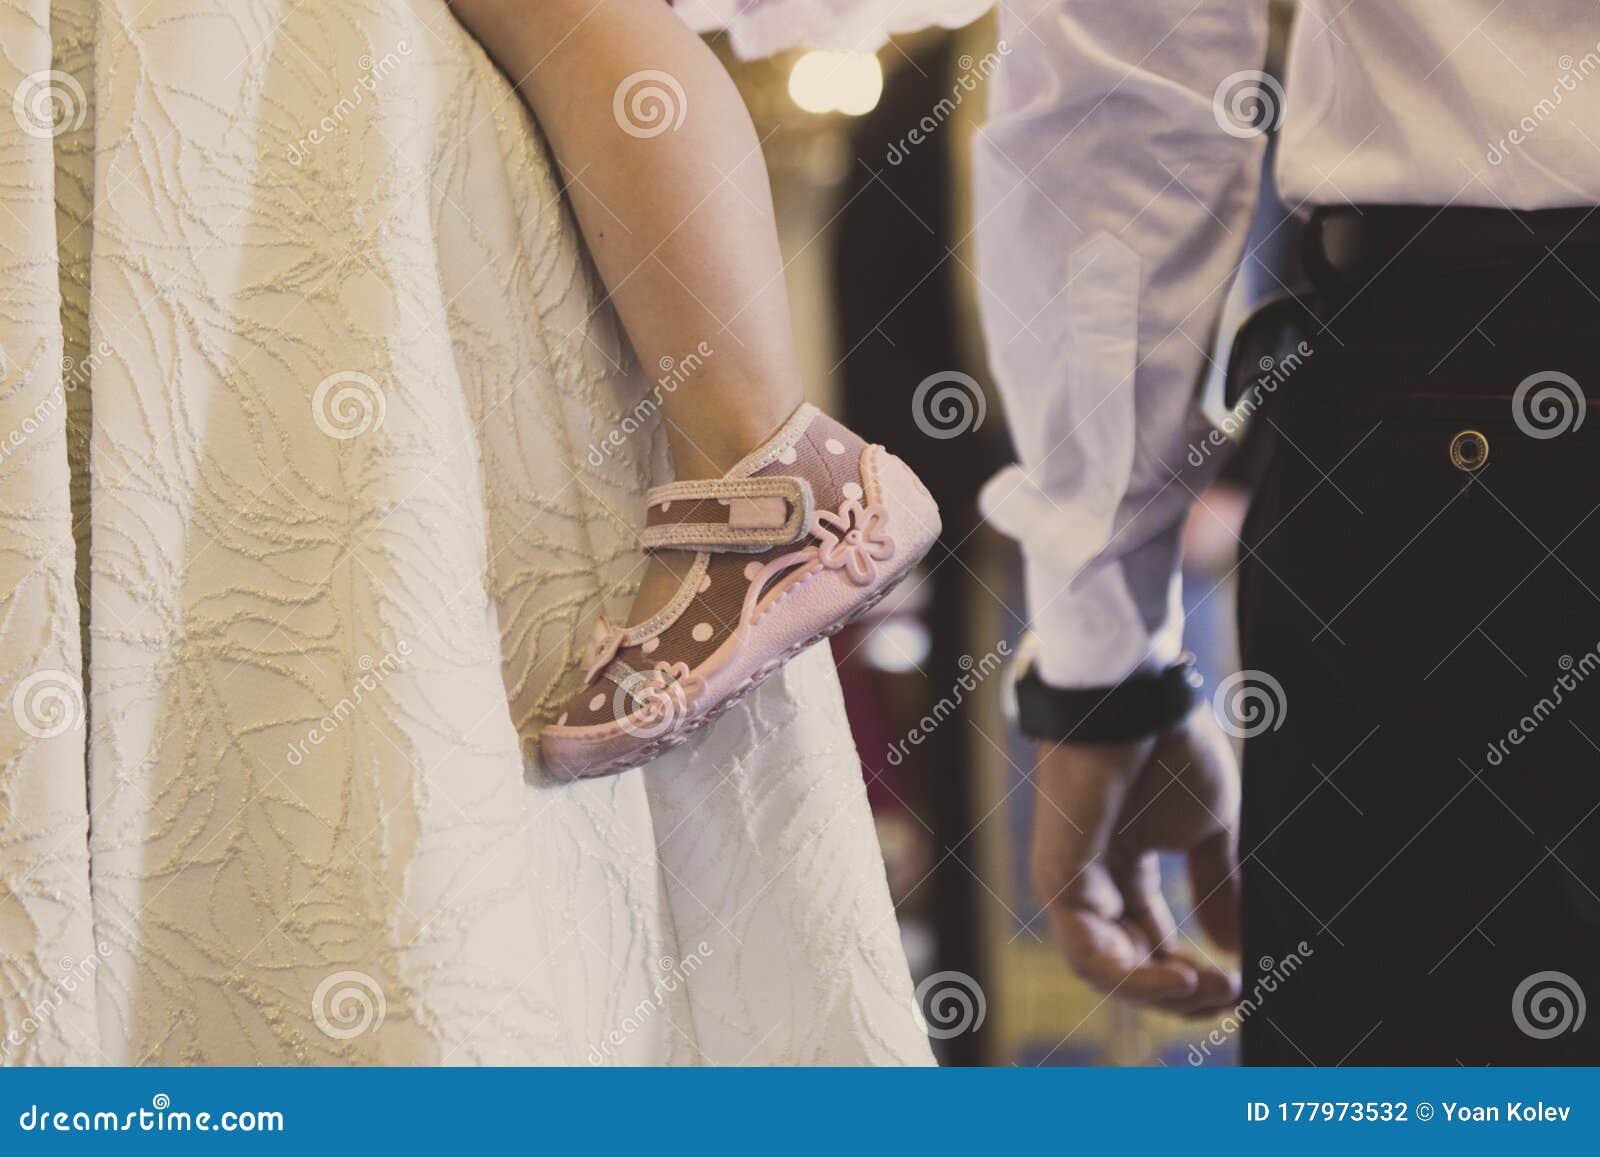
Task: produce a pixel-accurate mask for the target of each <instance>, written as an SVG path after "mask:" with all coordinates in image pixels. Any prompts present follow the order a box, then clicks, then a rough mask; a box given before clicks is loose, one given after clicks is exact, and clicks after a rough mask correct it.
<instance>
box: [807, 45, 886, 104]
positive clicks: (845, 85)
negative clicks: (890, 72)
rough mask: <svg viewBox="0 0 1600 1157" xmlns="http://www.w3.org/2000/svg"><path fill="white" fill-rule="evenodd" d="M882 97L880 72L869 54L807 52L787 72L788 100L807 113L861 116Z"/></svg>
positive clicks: (881, 75) (881, 72)
mask: <svg viewBox="0 0 1600 1157" xmlns="http://www.w3.org/2000/svg"><path fill="white" fill-rule="evenodd" d="M881 95H883V69H882V68H881V67H880V66H879V64H878V58H877V57H876V56H875V55H873V54H872V53H870V52H807V53H805V54H803V55H802V56H801V57H800V58H799V59H798V60H796V61H795V62H794V67H793V68H792V69H790V70H789V98H790V99H791V100H793V101H794V103H795V104H797V105H799V106H800V107H801V108H803V109H805V110H806V111H807V112H814V113H830V112H842V113H846V114H848V115H849V116H862V115H863V114H865V113H869V112H871V111H872V110H873V109H874V108H876V107H877V104H878V97H880V96H881Z"/></svg>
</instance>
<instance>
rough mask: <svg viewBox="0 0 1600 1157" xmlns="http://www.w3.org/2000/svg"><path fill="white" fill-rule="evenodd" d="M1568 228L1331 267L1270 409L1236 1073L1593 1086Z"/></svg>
mask: <svg viewBox="0 0 1600 1157" xmlns="http://www.w3.org/2000/svg"><path fill="white" fill-rule="evenodd" d="M1594 223H1595V224H1600V214H1597V215H1596V221H1595V222H1594ZM1459 224H1460V223H1459V219H1458V218H1455V217H1451V218H1449V219H1447V220H1446V222H1445V224H1443V225H1441V226H1440V228H1446V227H1454V228H1458V229H1459ZM1544 224H1545V225H1548V224H1550V221H1548V220H1547V221H1546V222H1545V223H1544ZM1556 224H1558V225H1562V221H1561V220H1560V219H1556ZM1563 228H1564V225H1563ZM1563 228H1557V229H1556V230H1554V232H1553V233H1552V232H1551V231H1550V230H1549V229H1547V228H1542V229H1541V230H1540V235H1541V239H1540V240H1539V241H1538V242H1537V243H1531V244H1529V245H1527V246H1519V245H1518V244H1517V241H1516V230H1515V229H1512V230H1509V231H1507V230H1504V229H1501V230H1499V231H1498V232H1497V233H1496V234H1495V236H1496V237H1497V238H1498V239H1499V240H1498V242H1497V244H1496V245H1495V246H1490V247H1489V251H1487V252H1484V251H1480V250H1479V249H1477V248H1476V247H1475V245H1474V244H1473V242H1472V238H1473V237H1474V235H1475V233H1476V232H1477V231H1476V230H1474V229H1472V228H1470V227H1469V228H1467V229H1466V230H1464V231H1462V232H1461V233H1459V234H1458V236H1457V237H1456V238H1454V239H1452V238H1450V237H1447V236H1434V237H1432V238H1430V239H1429V241H1430V243H1428V244H1423V245H1418V246H1416V247H1415V254H1416V256H1414V257H1409V256H1405V255H1402V256H1400V257H1396V256H1395V255H1394V254H1393V253H1392V252H1389V253H1386V252H1384V251H1383V247H1382V245H1381V244H1380V245H1378V246H1377V247H1376V248H1377V249H1378V252H1377V254H1376V256H1373V254H1372V253H1371V252H1367V253H1365V254H1363V255H1362V261H1363V264H1361V265H1360V266H1359V267H1357V268H1355V269H1352V270H1346V271H1344V272H1343V273H1342V274H1341V273H1333V272H1331V271H1329V270H1326V269H1324V270H1322V278H1323V283H1322V286H1321V288H1322V291H1323V294H1322V302H1321V304H1320V305H1319V306H1318V308H1317V313H1318V315H1319V317H1320V321H1319V323H1318V325H1317V326H1314V327H1313V329H1312V332H1311V333H1310V334H1309V336H1308V339H1307V340H1308V345H1307V347H1306V348H1307V349H1309V350H1310V351H1311V352H1310V353H1309V354H1307V355H1305V356H1304V357H1303V360H1302V362H1301V363H1300V364H1299V365H1298V366H1297V367H1296V368H1295V369H1294V371H1293V372H1292V373H1291V374H1289V375H1287V377H1286V378H1285V380H1284V381H1283V382H1282V383H1281V384H1280V385H1277V386H1276V388H1275V389H1274V390H1273V391H1272V396H1271V398H1270V399H1268V400H1266V401H1265V403H1264V406H1263V408H1262V409H1261V411H1260V412H1259V414H1258V424H1261V425H1263V426H1264V427H1265V428H1266V430H1267V433H1268V436H1269V437H1270V438H1271V439H1272V449H1271V454H1270V460H1269V464H1268V466H1267V468H1266V473H1265V478H1264V480H1263V482H1262V484H1261V485H1260V486H1259V488H1258V490H1257V493H1256V495H1255V498H1254V501H1253V505H1252V508H1251V511H1250V514H1249V517H1248V520H1247V525H1246V531H1245V534H1244V541H1245V547H1244V557H1243V560H1242V565H1241V587H1240V612H1239V613H1240V636H1241V649H1242V660H1243V666H1244V667H1245V668H1248V669H1250V670H1251V671H1253V672H1256V673H1257V674H1256V675H1255V676H1253V678H1255V679H1258V680H1259V681H1260V682H1261V683H1262V685H1263V687H1264V688H1267V689H1269V693H1270V694H1272V695H1274V696H1276V697H1277V699H1278V703H1279V707H1278V709H1277V710H1276V713H1275V716H1274V718H1273V719H1272V722H1271V724H1269V725H1267V726H1265V727H1264V728H1263V729H1261V730H1260V731H1259V734H1255V735H1253V736H1251V737H1250V738H1248V739H1247V741H1246V744H1245V766H1244V776H1245V786H1244V815H1243V827H1242V831H1241V856H1242V861H1243V862H1242V868H1243V881H1244V940H1245V959H1244V968H1245V974H1244V994H1245V1000H1246V1005H1245V1010H1246V1015H1245V1019H1244V1027H1243V1059H1244V1061H1245V1063H1247V1064H1289V1065H1301V1064H1316V1065H1333V1064H1340V1063H1343V1064H1439V1065H1455V1064H1457V1063H1460V1064H1465V1065H1482V1064H1497V1065H1504V1064H1571V1063H1587V1064H1597V1063H1600V1008H1594V1009H1590V1008H1588V1007H1587V1006H1588V1002H1590V1001H1600V415H1596V414H1595V413H1593V412H1590V409H1591V408H1592V402H1593V401H1594V400H1595V399H1597V398H1600V296H1597V295H1600V254H1597V252H1596V250H1595V248H1594V247H1592V246H1590V245H1588V244H1585V243H1580V242H1579V241H1577V240H1572V239H1567V238H1566V237H1565V236H1564V234H1563ZM1590 232H1591V231H1590V230H1588V229H1585V230H1583V231H1581V233H1582V235H1583V236H1585V237H1586V236H1588V235H1589V234H1590ZM1575 236H1576V235H1575ZM1391 248H1392V247H1391ZM1407 252H1408V253H1409V252H1411V251H1410V250H1408V251H1407ZM1386 259H1387V260H1386ZM1557 373H1559V374H1565V375H1567V376H1568V377H1567V379H1561V378H1557V377H1554V376H1553V375H1554V374H1557ZM1534 375H1544V376H1543V377H1541V378H1537V379H1536V380H1535V381H1534V383H1533V384H1532V385H1530V386H1528V387H1526V388H1524V389H1523V390H1522V392H1521V393H1520V395H1519V392H1518V387H1519V385H1521V384H1522V383H1523V382H1525V381H1526V380H1527V379H1529V378H1530V377H1531V376H1534ZM1569 380H1570V381H1571V382H1573V383H1576V387H1577V388H1576V389H1574V388H1573V386H1572V385H1569V384H1567V382H1568V381H1569ZM1585 391H1587V393H1585ZM1580 415H1581V416H1582V417H1580ZM1452 445H1454V447H1455V453H1454V455H1453V454H1452ZM1272 684H1276V686H1277V687H1280V688H1281V694H1280V693H1279V692H1277V691H1276V690H1275V689H1271V685H1272ZM1257 722H1258V725H1259V719H1258V721H1257Z"/></svg>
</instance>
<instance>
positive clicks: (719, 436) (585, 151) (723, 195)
mask: <svg viewBox="0 0 1600 1157" xmlns="http://www.w3.org/2000/svg"><path fill="white" fill-rule="evenodd" d="M452 4H453V7H454V9H455V12H456V14H457V15H458V17H459V18H460V19H461V21H462V23H463V24H464V25H465V26H466V27H467V29H468V31H470V32H471V33H472V34H473V35H474V36H475V37H477V39H478V40H479V42H480V43H482V44H483V46H484V48H485V50H486V51H488V53H489V55H490V56H492V57H493V58H494V60H495V62H496V63H497V64H499V65H500V67H501V68H502V69H503V70H504V71H505V72H506V73H507V74H508V75H509V76H510V78H511V79H512V81H513V82H515V83H516V84H517V85H518V88H519V89H520V91H521V92H522V94H523V95H524V97H526V99H527V100H528V102H529V104H530V105H531V106H532V108H533V110H534V113H535V115H536V116H537V117H538V119H539V124H540V127H541V128H542V129H543V130H544V132H545V134H546V135H547V136H548V138H549V140H550V144H551V147H552V148H553V149H554V150H555V153H556V157H557V160H558V162H559V165H560V168H561V176H562V180H563V182H564V183H565V184H566V186H567V191H568V195H569V196H570V198H571V200H572V204H573V206H574V208H575V209H576V211H577V216H578V221H579V224H580V225H581V226H582V228H583V232H584V237H585V239H586V240H587V241H588V243H589V248H590V251H591V252H592V253H593V255H594V259H595V263H596V265H597V266H598V267H599V270H600V275H601V277H602V278H603V279H604V281H605V283H606V286H607V288H608V289H609V290H610V293H611V298H612V301H613V302H614V303H615V305H616V308H617V312H618V314H619V315H620V316H621V318H622V322H623V325H624V326H626V328H627V331H628V336H629V338H630V339H631V341H632V343H633V347H634V350H635V352H636V353H637V354H638V356H639V360H640V362H641V363H642V364H643V365H644V366H645V368H646V370H647V371H648V370H649V369H650V368H651V367H654V366H656V365H658V364H661V362H662V359H664V358H671V359H673V360H674V361H677V360H679V359H681V358H683V357H684V356H685V355H687V354H690V353H692V352H694V351H695V349H696V347H697V346H698V345H699V343H701V342H705V343H706V344H707V345H709V346H710V347H711V349H712V350H713V351H714V352H713V353H712V355H711V356H710V357H708V358H706V359H705V364H704V365H703V366H702V367H700V368H699V369H698V370H697V371H696V372H695V375H694V377H693V378H692V379H690V380H689V381H687V382H685V383H684V384H683V385H682V386H680V387H679V388H678V389H677V390H675V391H673V392H672V393H670V394H666V395H665V396H664V398H663V401H662V414H663V417H664V419H665V422H666V429H667V438H668V442H669V444H670V446H671V448H672V455H673V461H674V464H675V466H676V469H677V475H678V477H679V478H680V479H688V478H702V477H720V476H721V475H722V474H724V473H726V472H727V470H728V468H729V467H731V466H732V465H733V464H734V463H736V462H738V461H739V459H740V458H742V457H744V455H745V454H746V453H748V452H749V451H750V450H752V449H754V448H755V447H756V446H758V445H760V443H761V442H762V440H763V439H765V438H766V437H767V435H769V434H770V433H771V432H772V431H773V429H774V428H775V427H776V426H777V425H778V424H779V423H781V422H782V421H783V420H784V419H785V418H786V417H788V415H789V414H790V412H792V411H793V410H794V408H795V407H796V406H797V405H799V404H800V401H801V389H800V371H799V366H798V363H797V360H796V357H795V351H794V336H793V333H792V331H791V328H790V320H789V303H788V297H787V294H786V292H785V288H784V281H783V269H782V261H781V257H780V255H779V252H778V241H777V231H776V228H775V226H774V223H773V216H772V197H771V192H770V190H769V189H768V186H767V172H766V166H765V163H764V161H763V159H762V156H761V149H760V144H759V142H758V141H757V139H756V134H755V129H754V127H753V126H752V125H751V123H750V117H749V114H748V113H747V112H746V111H745V107H744V102H743V100H742V99H741V98H740V96H739V93H738V90H737V89H736V88H735V87H734V85H733V81H732V80H731V79H730V78H729V77H728V75H727V73H726V71H725V70H724V69H723V67H722V65H721V63H720V62H719V61H718V60H717V59H716V57H715V55H714V54H713V53H712V52H711V51H710V49H708V48H707V47H706V46H705V45H704V44H703V43H702V42H701V40H700V38H699V37H698V36H696V35H695V34H694V33H693V32H692V31H690V30H689V29H688V27H687V26H685V25H684V24H683V23H682V21H681V20H679V18H678V17H677V16H675V15H674V14H673V12H672V11H671V8H670V7H669V6H668V5H667V4H665V3H663V2H662V0H452ZM646 70H654V71H657V72H660V73H665V74H667V76H668V77H670V78H672V80H673V81H674V82H676V84H677V85H678V86H680V87H681V89H682V98H681V99H679V98H678V97H677V95H676V94H671V97H670V99H671V103H672V108H670V109H662V108H658V109H657V111H658V112H659V113H661V114H662V115H665V116H668V117H670V118H671V119H672V121H674V122H675V121H676V117H677V113H678V111H680V110H681V111H682V113H683V120H682V123H681V124H679V125H677V127H676V128H672V127H667V128H666V129H665V130H664V131H660V132H657V133H656V134H655V135H635V133H643V132H648V131H650V130H651V129H654V128H656V127H657V126H656V124H654V123H652V122H649V121H648V120H647V119H642V118H643V117H644V116H645V115H646V114H647V113H648V107H649V106H648V103H647V104H646V105H645V106H642V111H641V113H640V114H639V115H640V117H641V119H636V120H633V121H629V120H628V116H629V115H633V114H632V113H631V112H630V110H629V109H628V108H627V107H626V104H625V105H624V108H623V110H622V111H623V114H624V115H623V118H622V122H623V123H619V119H618V116H617V115H616V114H615V113H614V108H613V106H614V102H615V98H616V96H617V93H618V88H619V86H621V85H622V84H623V82H624V81H625V80H627V78H629V77H630V76H633V75H634V74H635V73H639V72H644V71H646ZM644 83H649V82H648V81H646V82H644ZM657 83H658V85H659V84H660V83H662V82H657ZM630 91H631V89H630ZM624 99H625V100H626V94H625V97H624ZM624 123H626V124H631V125H633V126H634V128H635V133H630V132H628V131H626V130H625V128H624Z"/></svg>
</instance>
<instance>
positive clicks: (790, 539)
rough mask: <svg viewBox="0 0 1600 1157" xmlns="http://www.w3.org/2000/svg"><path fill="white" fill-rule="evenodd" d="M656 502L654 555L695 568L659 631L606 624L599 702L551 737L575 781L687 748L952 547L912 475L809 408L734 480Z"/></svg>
mask: <svg viewBox="0 0 1600 1157" xmlns="http://www.w3.org/2000/svg"><path fill="white" fill-rule="evenodd" d="M646 501H647V503H648V509H647V512H646V518H645V530H644V545H645V548H646V549H647V550H681V551H693V552H694V561H693V564H692V565H691V566H690V568H689V571H688V574H687V576H686V577H685V578H684V581H683V583H682V585H680V586H679V588H678V591H677V593H676V594H675V595H674V596H673V597H672V599H671V600H670V601H669V602H668V603H667V605H666V606H665V607H663V608H662V609H661V611H659V612H658V613H657V614H655V615H653V616H652V617H651V618H650V619H649V620H647V621H646V622H643V623H640V624H638V625H637V626H633V627H625V628H624V627H614V626H612V625H611V624H609V623H607V622H605V621H604V620H602V621H600V622H599V623H597V624H595V628H594V633H593V636H592V637H591V640H590V643H589V647H588V649H587V651H586V652H585V654H584V687H583V689H582V690H581V691H579V692H578V694H576V695H575V696H573V698H572V699H571V700H570V701H569V702H568V703H567V705H566V707H565V708H564V709H563V710H562V711H561V714H560V716H559V717H558V718H557V719H556V721H555V722H554V723H553V724H551V725H549V726H547V727H546V728H545V729H544V731H543V732H542V733H541V734H540V737H539V739H540V747H541V749H542V752H543V756H542V758H543V762H544V765H545V767H546V768H548V769H549V770H550V771H551V772H552V773H554V774H555V775H557V776H558V777H560V778H562V779H579V778H583V777H587V776H596V775H607V774H610V773H613V772H618V771H624V770H626V769H628V768H630V767H637V766H639V765H640V764H642V763H645V762H648V761H649V760H650V759H652V758H653V757H654V756H656V755H658V754H659V753H660V752H662V751H664V750H666V749H667V748H669V747H675V746H677V745H678V744H680V743H682V742H683V741H684V740H685V739H688V738H689V737H690V736H691V735H693V734H694V733H695V732H696V731H698V730H699V729H700V728H701V727H704V726H705V725H706V724H707V723H709V722H711V721H712V720H713V719H715V718H716V717H717V716H718V715H720V714H721V713H722V712H723V711H725V710H726V709H727V708H729V707H731V706H732V705H733V704H735V703H737V702H738V701H739V700H740V699H741V698H742V697H743V696H745V695H746V694H748V693H749V692H750V691H751V690H752V689H753V688H754V687H756V686H757V685H759V684H760V683H761V681H762V680H763V679H765V678H766V677H767V676H768V675H770V674H772V672H774V671H775V670H777V669H778V668H779V667H780V666H782V665H783V664H784V663H786V662H787V661H788V660H789V659H791V658H793V657H794V656H795V655H797V654H799V653H800V652H801V651H803V650H805V649H806V648H807V647H809V646H811V645H812V644H813V643H815V642H818V641H819V640H821V639H824V638H826V637H827V636H829V635H831V634H833V633H834V632H835V631H837V630H839V628H841V627H843V626H844V625H845V624H846V623H848V622H850V621H851V620H852V619H854V618H855V617H856V616H858V615H860V614H861V613H862V612H864V611H866V610H867V609H868V608H869V607H871V606H872V605H873V604H874V603H876V602H877V601H878V600H879V599H881V598H883V596H884V595H886V594H888V593H889V591H890V590H891V589H892V588H893V587H894V586H895V584H896V583H898V582H899V581H900V580H901V579H903V578H905V576H906V575H907V574H908V573H909V572H910V570H911V568H912V567H914V566H915V565H916V564H917V563H918V562H920V561H921V559H922V557H923V556H924V555H925V554H927V553H928V550H929V548H930V547H932V545H933V542H934V539H936V538H937V537H938V535H939V508H938V507H937V506H936V505H935V504H934V501H933V498H932V497H931V496H930V495H929V494H928V491H927V490H926V488H924V487H923V485H922V483H921V482H920V481H918V479H917V476H916V475H915V474H913V473H912V472H911V470H910V468H909V467H907V466H906V464H905V463H904V462H902V461H900V459H898V458H896V457H895V456H894V455H893V454H890V453H889V452H888V451H887V450H885V449H884V448H883V447H882V446H869V445H867V444H866V443H865V442H863V441H862V440H861V439H860V438H858V437H856V435H854V434H852V433H851V432H850V431H849V430H847V429H846V428H845V427H843V426H841V425H840V424H839V423H838V422H835V421H834V420H833V419H831V418H829V417H828V416H827V415H825V414H823V413H821V412H820V411H818V410H817V409H816V407H814V406H809V405H807V406H801V407H800V408H799V409H798V410H796V411H795V412H794V414H793V415H791V416H790V418H789V420H788V421H786V422H785V423H784V424H783V426H782V427H781V428H779V430H778V432H777V433H775V434H774V435H773V436H772V437H771V438H770V439H769V440H768V441H767V442H766V444H765V445H763V446H761V447H760V448H759V449H757V450H756V451H755V452H754V453H752V454H750V455H749V456H748V457H746V458H745V460H744V461H742V462H740V463H739V464H738V465H737V466H735V467H734V468H733V469H732V470H730V471H729V472H728V473H727V475H726V476H725V477H722V478H716V479H710V480H706V481H694V482H674V483H670V484H669V485H666V486H658V487H656V488H655V489H654V490H652V491H650V493H649V494H648V495H647V496H646Z"/></svg>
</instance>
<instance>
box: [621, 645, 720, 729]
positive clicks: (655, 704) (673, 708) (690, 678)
mask: <svg viewBox="0 0 1600 1157" xmlns="http://www.w3.org/2000/svg"><path fill="white" fill-rule="evenodd" d="M624 686H625V687H627V689H628V690H629V691H630V692H631V693H632V695H633V697H634V698H635V699H637V700H638V701H639V706H638V707H636V708H635V709H634V710H632V711H631V712H629V713H628V715H627V716H626V717H625V718H624V719H623V720H622V721H621V722H622V729H623V730H624V731H626V732H628V733H629V734H631V735H637V736H639V737H640V738H644V739H654V738H655V737H656V736H658V735H664V734H666V733H667V732H668V731H671V730H672V729H673V728H675V727H677V726H678V724H679V723H681V722H683V720H684V719H686V718H687V717H688V715H689V709H690V708H691V707H693V706H694V700H695V696H697V695H698V694H700V692H701V690H702V689H703V688H704V687H705V680H703V679H701V678H700V677H699V676H698V675H695V674H692V673H691V672H690V670H689V664H687V663H682V662H678V663H668V662H666V661H662V662H660V663H657V664H656V665H655V669H654V670H653V671H650V672H648V673H646V672H640V673H639V674H637V675H636V676H635V677H634V678H633V679H630V680H628V681H627V682H626V683H625V684H624Z"/></svg>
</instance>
